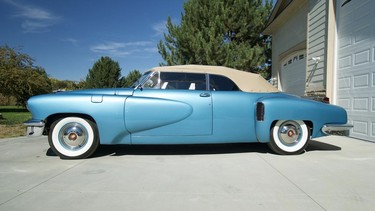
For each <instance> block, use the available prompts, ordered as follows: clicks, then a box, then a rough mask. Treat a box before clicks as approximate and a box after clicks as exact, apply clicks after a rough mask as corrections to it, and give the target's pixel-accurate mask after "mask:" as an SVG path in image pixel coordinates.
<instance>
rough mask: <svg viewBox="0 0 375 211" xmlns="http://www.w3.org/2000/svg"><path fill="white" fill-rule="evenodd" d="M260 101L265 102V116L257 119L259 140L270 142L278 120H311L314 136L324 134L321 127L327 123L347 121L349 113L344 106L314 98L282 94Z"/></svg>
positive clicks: (260, 101)
mask: <svg viewBox="0 0 375 211" xmlns="http://www.w3.org/2000/svg"><path fill="white" fill-rule="evenodd" d="M258 103H262V104H263V111H262V112H263V118H262V120H258V119H257V120H256V131H257V139H258V141H259V142H269V140H270V131H271V127H272V125H273V124H274V122H276V121H277V120H302V121H305V122H310V123H311V126H312V134H311V137H312V138H316V137H320V136H323V135H324V134H323V132H322V131H321V129H322V128H323V126H324V125H325V124H345V123H347V114H346V111H345V110H344V109H343V108H341V107H339V106H335V105H330V104H325V103H321V102H317V101H313V100H307V99H303V98H299V97H292V96H289V95H285V96H283V95H282V96H280V97H271V98H263V99H260V100H259V101H258ZM258 112H259V111H257V114H258Z"/></svg>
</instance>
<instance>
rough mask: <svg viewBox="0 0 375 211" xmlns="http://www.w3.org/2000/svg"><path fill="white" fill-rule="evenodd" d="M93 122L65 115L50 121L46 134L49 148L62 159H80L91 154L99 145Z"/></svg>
mask: <svg viewBox="0 0 375 211" xmlns="http://www.w3.org/2000/svg"><path fill="white" fill-rule="evenodd" d="M98 139H99V138H98V130H97V128H96V125H95V123H94V122H92V121H90V120H88V119H83V118H80V117H66V118H62V119H59V120H57V121H55V122H53V123H52V125H51V129H50V132H49V136H48V142H49V145H50V147H51V149H52V150H53V151H54V152H55V153H56V154H57V155H58V156H60V158H63V159H81V158H87V157H89V156H90V155H92V154H93V153H94V152H95V150H96V149H97V148H98V146H99V140H98Z"/></svg>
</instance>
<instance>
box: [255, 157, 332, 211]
mask: <svg viewBox="0 0 375 211" xmlns="http://www.w3.org/2000/svg"><path fill="white" fill-rule="evenodd" d="M258 156H259V155H258ZM259 157H260V158H261V159H262V160H264V162H266V163H267V164H268V165H269V166H270V167H271V168H273V169H274V170H275V171H277V172H278V173H279V174H280V175H281V176H282V177H284V178H285V179H286V180H288V181H289V182H290V183H291V184H293V186H295V187H296V188H298V190H300V191H301V192H302V193H304V194H305V195H306V196H307V197H309V198H310V199H311V200H312V201H313V202H314V203H315V204H317V205H318V206H319V207H321V208H322V209H323V210H327V209H325V208H324V207H323V206H322V205H321V204H319V202H317V201H316V200H315V199H314V198H313V197H312V196H310V195H309V194H308V193H306V192H305V191H304V190H303V189H302V188H301V187H299V186H298V185H297V184H296V183H294V182H293V181H292V180H290V179H289V178H288V177H287V176H286V175H284V174H283V173H282V172H281V171H280V170H279V169H277V168H276V167H275V166H273V165H272V164H271V163H270V162H268V161H267V160H266V159H264V158H263V157H262V156H259Z"/></svg>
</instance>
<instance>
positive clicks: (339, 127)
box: [322, 124, 353, 135]
mask: <svg viewBox="0 0 375 211" xmlns="http://www.w3.org/2000/svg"><path fill="white" fill-rule="evenodd" d="M352 128H353V125H351V124H326V125H324V126H323V127H322V132H323V133H324V134H326V135H347V134H348V131H349V130H350V129H352Z"/></svg>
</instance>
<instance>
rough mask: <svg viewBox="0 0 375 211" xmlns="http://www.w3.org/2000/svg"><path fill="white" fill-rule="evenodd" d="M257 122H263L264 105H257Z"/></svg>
mask: <svg viewBox="0 0 375 211" xmlns="http://www.w3.org/2000/svg"><path fill="white" fill-rule="evenodd" d="M257 121H264V104H263V103H261V102H259V103H257Z"/></svg>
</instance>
